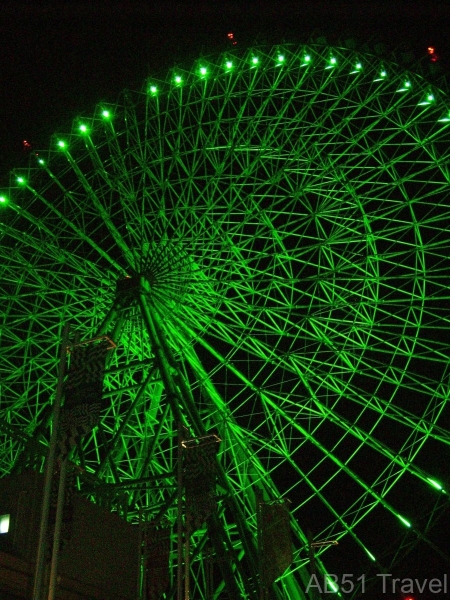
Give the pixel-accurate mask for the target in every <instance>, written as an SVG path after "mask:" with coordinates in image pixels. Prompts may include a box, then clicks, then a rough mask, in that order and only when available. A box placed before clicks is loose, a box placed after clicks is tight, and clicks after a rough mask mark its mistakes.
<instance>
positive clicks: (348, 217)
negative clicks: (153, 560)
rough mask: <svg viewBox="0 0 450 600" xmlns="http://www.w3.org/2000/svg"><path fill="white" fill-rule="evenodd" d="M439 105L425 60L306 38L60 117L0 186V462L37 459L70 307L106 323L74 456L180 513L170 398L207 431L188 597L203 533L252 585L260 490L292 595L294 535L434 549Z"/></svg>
mask: <svg viewBox="0 0 450 600" xmlns="http://www.w3.org/2000/svg"><path fill="white" fill-rule="evenodd" d="M449 111H450V101H449V99H448V98H447V97H446V95H445V94H444V93H443V92H441V91H439V90H437V89H433V88H432V87H430V86H429V85H428V84H427V82H426V81H425V80H424V79H423V78H422V77H420V76H418V75H414V74H412V73H405V72H404V71H402V70H401V69H399V68H398V67H397V66H395V65H391V64H387V63H385V64H382V63H381V62H380V59H378V58H375V57H372V56H359V55H356V54H355V53H354V52H353V51H349V50H343V49H331V48H328V47H318V46H314V45H313V46H310V47H302V48H297V47H295V48H294V47H289V46H287V47H284V48H271V49H267V48H255V49H253V50H251V51H249V52H246V53H242V54H239V53H236V54H233V55H231V54H230V55H226V56H220V57H218V58H216V59H210V60H206V59H205V60H202V61H200V62H198V64H195V65H194V67H193V69H192V70H190V71H189V72H187V71H182V70H176V71H173V72H171V73H170V74H169V76H168V77H167V79H166V80H165V81H160V82H158V81H155V80H152V81H149V82H147V83H146V85H145V87H144V88H143V89H142V90H141V91H139V92H130V91H126V92H124V93H123V95H122V96H121V98H120V101H119V102H118V103H116V104H111V105H106V104H102V105H101V106H99V107H98V109H97V110H96V111H95V113H94V114H93V116H92V117H89V118H83V119H81V118H80V119H76V120H75V122H74V125H73V130H72V132H71V133H70V134H67V135H61V136H56V137H55V139H54V140H53V142H52V147H51V149H50V150H49V151H47V152H45V153H44V152H39V153H37V154H36V156H35V157H33V163H32V165H31V166H30V168H29V170H28V171H23V172H17V173H15V174H14V178H13V180H12V185H11V188H10V190H9V192H8V193H6V192H5V194H4V195H3V197H2V200H3V215H2V223H1V224H0V232H1V250H0V252H1V255H2V256H1V263H0V273H1V281H2V286H1V291H0V294H1V304H2V312H3V315H2V325H1V335H2V338H1V350H0V352H1V360H0V369H1V386H2V391H1V399H0V436H1V437H0V440H1V453H0V469H1V472H2V473H3V474H8V473H9V472H11V471H12V470H14V469H16V468H18V465H19V466H20V465H22V466H23V465H26V464H27V461H28V463H29V462H30V461H32V460H34V461H35V463H37V464H40V463H42V460H43V459H42V457H43V456H44V455H45V449H46V446H47V444H48V439H49V435H50V433H49V431H50V430H49V422H50V416H51V406H52V402H53V399H54V395H55V385H56V384H55V382H56V374H57V356H58V347H59V345H60V340H61V332H62V328H63V326H64V324H65V323H70V324H71V331H72V332H74V333H73V335H76V336H78V337H77V339H81V340H89V339H92V338H94V337H95V336H99V335H108V337H109V338H110V339H112V340H113V342H114V343H115V344H116V346H117V347H116V348H115V350H113V351H112V352H111V353H109V355H108V364H107V370H106V374H105V380H104V401H105V402H106V404H105V407H104V409H103V411H102V416H101V422H100V424H99V426H98V427H96V428H95V429H94V430H93V431H92V432H91V433H90V434H88V435H87V436H85V437H84V438H83V440H82V442H81V444H80V447H79V448H78V449H77V450H76V452H75V453H74V455H73V457H72V458H73V460H74V462H77V463H79V464H81V465H82V467H83V469H84V470H85V473H86V474H88V475H89V476H90V477H91V480H92V481H94V480H95V481H96V482H97V483H98V484H99V486H100V487H102V486H103V488H105V489H106V488H108V486H110V489H120V490H121V491H122V492H124V493H125V496H126V502H127V504H128V515H129V518H130V519H133V518H136V515H138V514H139V512H140V511H141V512H142V511H144V512H145V513H146V514H147V515H148V519H149V520H151V519H155V518H160V517H161V515H164V518H165V519H167V520H168V522H173V521H174V519H175V517H174V514H175V510H176V501H175V500H174V494H175V491H174V490H175V489H176V464H177V435H178V433H177V432H178V428H179V424H180V423H181V424H182V425H183V426H184V427H185V428H186V430H185V431H186V432H187V436H188V437H189V436H190V437H191V438H192V439H194V438H200V437H202V436H208V435H210V434H215V435H217V436H218V437H219V438H220V439H221V443H220V447H219V451H218V464H219V472H218V478H217V498H218V502H217V514H216V516H215V519H216V520H215V525H214V531H215V534H214V535H211V531H209V530H208V527H207V526H204V527H203V528H202V529H199V530H198V531H197V532H196V533H195V534H194V535H193V536H192V540H191V551H192V557H193V559H192V562H191V571H192V576H191V589H192V593H193V597H204V598H206V597H209V596H207V594H206V593H205V591H204V589H205V588H204V585H203V583H204V577H205V570H206V567H205V564H206V563H205V560H204V559H203V556H204V549H205V548H206V547H207V546H208V544H209V542H208V541H207V540H209V539H210V538H214V536H215V539H216V541H215V542H214V540H213V546H214V548H215V550H214V548H213V550H212V552H213V553H214V551H215V552H216V554H217V552H218V547H219V546H220V545H221V544H222V545H223V547H224V548H226V552H227V556H228V560H229V561H230V568H229V569H228V571H227V570H226V569H225V570H221V569H220V568H219V567H218V568H217V573H215V575H214V577H213V583H212V591H211V594H212V595H210V597H214V598H219V597H223V598H226V597H230V598H231V597H233V593H235V591H236V590H239V593H240V594H241V596H242V597H249V598H256V597H257V594H258V591H257V586H256V584H255V581H257V580H258V556H257V555H258V552H257V549H256V548H257V544H256V538H257V529H258V527H257V518H256V512H257V505H258V503H259V502H272V501H275V500H278V499H280V498H288V499H289V501H290V512H291V527H292V541H293V547H294V554H293V562H292V564H291V566H290V567H289V568H288V569H287V570H286V571H285V573H284V575H282V576H281V577H280V579H279V580H278V581H277V582H276V583H275V584H274V589H275V590H276V594H277V597H279V598H286V599H288V598H289V599H290V600H294V599H295V598H299V597H303V596H304V595H306V591H305V590H306V587H307V582H308V578H309V574H310V569H311V551H310V549H309V547H310V545H311V536H312V537H313V540H314V541H315V542H316V544H319V543H320V542H328V541H330V540H331V541H337V542H339V547H338V548H339V550H337V547H334V546H333V547H329V546H328V544H324V545H323V546H320V545H317V547H316V561H317V567H318V568H319V569H321V568H322V567H323V568H324V569H326V568H328V571H329V572H331V567H329V566H328V567H327V565H330V564H333V560H334V558H333V557H336V556H337V554H339V560H340V561H341V564H345V556H346V554H345V553H347V556H348V557H349V558H350V557H352V560H353V559H354V558H355V557H357V560H358V561H359V562H360V564H361V565H362V567H361V568H365V569H366V570H369V569H370V566H371V565H379V564H384V565H389V564H391V562H390V561H392V560H393V559H394V558H395V556H397V557H399V556H400V555H401V554H402V551H404V552H406V551H407V550H408V548H409V547H410V545H411V543H412V542H411V538H408V535H407V534H408V532H409V531H411V532H415V534H414V536H415V537H414V540H417V539H419V538H420V539H421V540H422V542H421V543H426V542H427V540H428V541H429V546H430V548H431V547H432V546H434V547H435V548H434V549H436V543H435V542H433V541H432V539H433V538H432V536H433V525H434V524H435V523H437V522H438V520H439V518H440V516H441V515H442V514H443V512H444V511H445V507H446V504H447V499H448V496H447V492H446V489H445V482H444V481H442V479H440V478H439V473H436V472H435V470H434V469H433V465H435V464H436V463H432V462H431V463H430V464H429V465H428V467H427V462H426V460H424V459H423V458H422V457H423V456H426V453H427V452H433V454H435V453H437V452H438V453H441V455H442V457H443V460H447V461H448V456H449V444H450V437H449V433H448V422H449V421H448V419H449V412H450V411H449V406H448V398H449V393H450V391H449V376H450V373H449V369H448V357H449V351H448V340H449V331H450V303H449V301H450V292H449V277H448V274H449V272H450V261H449V246H450V233H449V226H448V223H449V222H450V192H449V178H450V177H449V160H450V150H449V147H450V146H449V141H450V128H449V124H450V112H449ZM36 457H38V458H37V459H36ZM80 486H81V488H82V491H83V483H82V482H81V483H80ZM399 486H402V487H403V488H406V489H408V490H411V491H412V492H416V493H417V494H420V497H421V499H422V500H423V506H426V507H427V510H426V511H425V512H423V511H422V513H421V512H420V511H419V512H416V513H414V511H413V507H411V506H410V505H409V504H408V502H407V500H405V499H402V496H401V495H399V494H398V489H399ZM94 499H95V498H94ZM404 500H405V501H404ZM420 515H422V517H424V520H423V521H421V520H420ZM308 530H311V533H308ZM380 530H382V532H383V535H380ZM308 536H309V538H308ZM217 539H219V542H217ZM391 540H392V544H393V545H392V547H391V545H390V541H391ZM208 547H209V546H208ZM437 551H438V552H440V553H441V555H442V552H441V549H439V547H438V548H437ZM219 554H220V553H219ZM220 560H222V562H223V557H222V558H220V556H219V558H218V559H217V562H220ZM328 561H330V562H328ZM323 565H324V566H323ZM230 579H232V581H230ZM233 590H234V592H233ZM221 594H222V595H221Z"/></svg>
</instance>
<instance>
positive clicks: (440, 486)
mask: <svg viewBox="0 0 450 600" xmlns="http://www.w3.org/2000/svg"><path fill="white" fill-rule="evenodd" d="M427 481H429V482H430V483H431V485H432V486H433V487H435V488H436V489H437V490H442V485H440V484H439V483H438V482H437V481H434V479H430V478H429V477H427Z"/></svg>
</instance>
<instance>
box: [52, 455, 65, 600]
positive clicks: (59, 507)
mask: <svg viewBox="0 0 450 600" xmlns="http://www.w3.org/2000/svg"><path fill="white" fill-rule="evenodd" d="M66 472H67V458H66V459H64V460H63V461H62V463H61V468H60V470H59V485H58V500H57V504H56V518H55V531H54V534H53V550H52V562H51V568H50V582H49V586H48V600H54V598H55V593H56V576H57V573H58V557H59V544H60V540H61V526H62V516H63V508H64V492H65V486H66Z"/></svg>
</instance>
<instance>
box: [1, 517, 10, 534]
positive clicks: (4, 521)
mask: <svg viewBox="0 0 450 600" xmlns="http://www.w3.org/2000/svg"><path fill="white" fill-rule="evenodd" d="M8 531H9V515H0V533H8Z"/></svg>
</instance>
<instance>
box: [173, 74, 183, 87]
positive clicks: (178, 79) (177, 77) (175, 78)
mask: <svg viewBox="0 0 450 600" xmlns="http://www.w3.org/2000/svg"><path fill="white" fill-rule="evenodd" d="M174 81H175V83H176V84H178V85H179V84H180V83H181V82H182V81H183V80H182V79H181V75H175V77H174Z"/></svg>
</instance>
